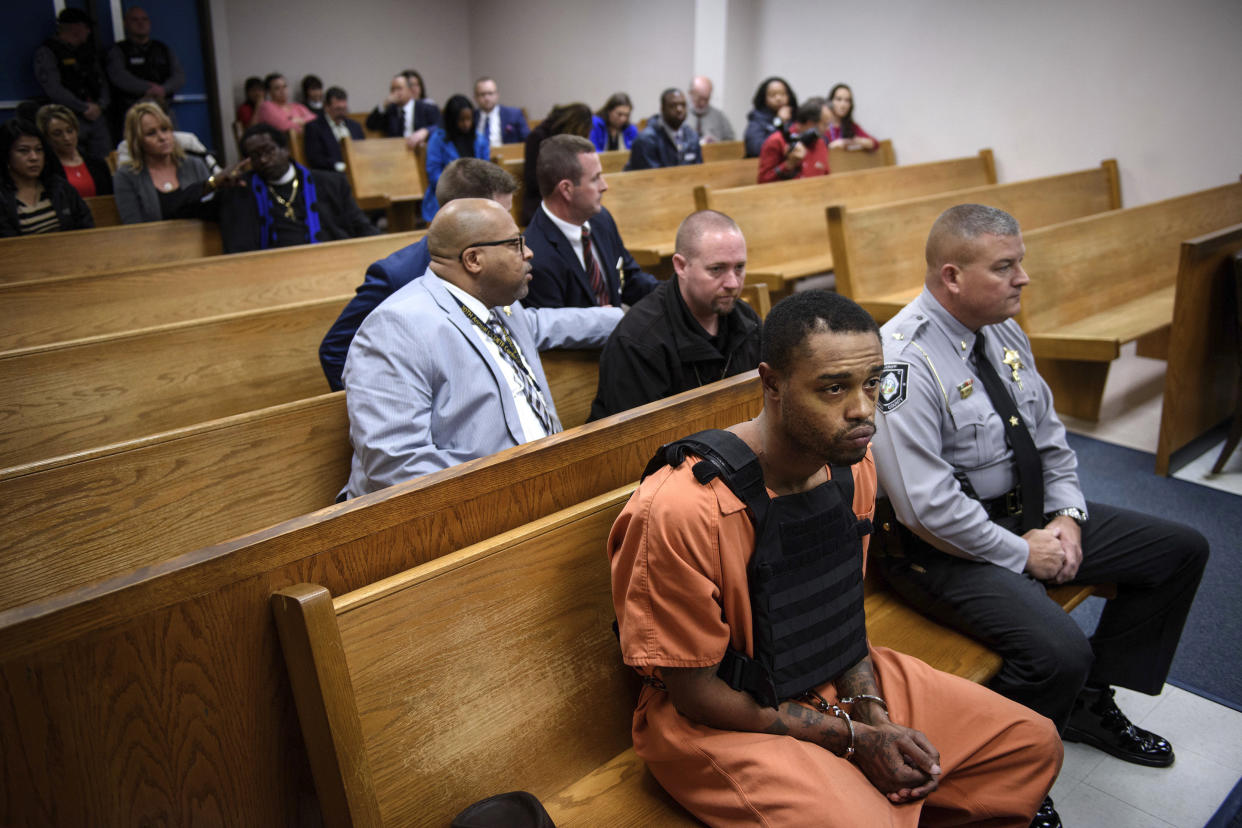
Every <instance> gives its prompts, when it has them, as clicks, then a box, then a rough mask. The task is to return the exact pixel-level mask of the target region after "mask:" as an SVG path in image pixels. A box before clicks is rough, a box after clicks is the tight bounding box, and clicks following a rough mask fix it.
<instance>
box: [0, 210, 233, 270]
mask: <svg viewBox="0 0 1242 828" xmlns="http://www.w3.org/2000/svg"><path fill="white" fill-rule="evenodd" d="M223 249H224V248H223V245H222V244H221V242H220V228H219V227H218V226H217V225H216V224H215V223H213V222H207V221H199V220H197V219H177V220H175V221H154V222H147V223H145V224H126V225H123V226H120V227H96V228H93V229H91V230H70V231H68V232H65V233H46V234H44V235H39V236H19V237H16V238H11V239H0V284H9V283H11V282H26V281H30V280H32V279H48V278H51V277H53V276H69V275H74V274H81V273H103V272H105V271H109V270H120V269H123V268H131V267H136V266H137V265H143V264H157V263H169V262H182V261H185V260H186V259H199V258H202V257H203V256H216V255H218V254H219V253H220V252H221V251H222V250H223Z"/></svg>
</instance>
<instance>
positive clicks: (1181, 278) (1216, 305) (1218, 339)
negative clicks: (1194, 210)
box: [1156, 224, 1242, 475]
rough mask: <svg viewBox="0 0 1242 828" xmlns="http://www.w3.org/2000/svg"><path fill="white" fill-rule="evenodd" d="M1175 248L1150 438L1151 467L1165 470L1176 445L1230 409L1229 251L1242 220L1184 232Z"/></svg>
mask: <svg viewBox="0 0 1242 828" xmlns="http://www.w3.org/2000/svg"><path fill="white" fill-rule="evenodd" d="M1181 248H1182V249H1181V256H1180V257H1179V259H1178V264H1177V288H1176V295H1175V298H1174V300H1173V325H1172V328H1171V329H1170V331H1169V364H1168V369H1167V370H1166V371H1165V374H1164V407H1163V410H1162V412H1161V415H1160V438H1159V442H1158V443H1157V445H1156V474H1164V475H1167V474H1169V472H1170V462H1171V460H1172V458H1173V454H1174V453H1175V452H1176V451H1177V450H1178V449H1180V448H1183V447H1184V446H1186V445H1187V444H1188V443H1190V442H1191V441H1192V440H1194V439H1195V438H1197V437H1199V436H1200V435H1202V434H1205V433H1206V432H1208V431H1210V430H1211V429H1213V428H1215V427H1216V426H1218V425H1220V424H1221V423H1222V422H1225V421H1227V420H1228V419H1229V418H1230V416H1231V415H1232V414H1233V413H1234V411H1235V410H1236V407H1237V403H1236V402H1235V397H1236V395H1237V381H1238V376H1239V373H1238V372H1239V368H1240V366H1239V364H1238V362H1239V358H1240V356H1239V355H1240V354H1242V349H1240V344H1239V338H1240V336H1239V332H1238V326H1237V323H1236V322H1235V317H1234V313H1236V310H1235V309H1236V308H1237V307H1238V300H1237V297H1236V296H1235V291H1236V290H1237V281H1236V276H1235V274H1234V266H1235V265H1234V257H1235V256H1237V255H1238V253H1239V251H1242V224H1235V225H1232V226H1231V227H1226V228H1225V229H1223V230H1218V231H1216V232H1214V233H1208V234H1207V235H1204V236H1199V237H1198V238H1194V239H1188V240H1186V241H1183V242H1182V246H1181Z"/></svg>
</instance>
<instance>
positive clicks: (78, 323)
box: [0, 230, 426, 351]
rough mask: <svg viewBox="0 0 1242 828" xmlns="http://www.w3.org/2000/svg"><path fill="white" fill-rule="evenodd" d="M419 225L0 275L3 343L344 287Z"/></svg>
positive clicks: (321, 295)
mask: <svg viewBox="0 0 1242 828" xmlns="http://www.w3.org/2000/svg"><path fill="white" fill-rule="evenodd" d="M424 235H426V231H423V230H418V231H413V232H409V233H388V234H384V235H381V236H368V237H365V238H360V239H345V240H342V241H335V242H325V243H323V244H317V245H301V246H298V247H287V248H281V249H278V250H257V251H254V252H252V253H238V254H236V255H233V256H227V257H225V256H209V257H207V258H203V259H194V260H191V261H188V262H184V263H181V264H178V265H177V266H176V267H169V266H168V265H164V264H155V265H144V266H139V267H136V268H130V269H126V270H116V271H112V272H109V273H89V274H85V275H82V276H61V277H57V278H53V279H44V280H39V281H31V282H21V283H17V284H9V285H0V351H4V350H10V349H13V348H24V347H29V346H32V345H45V344H50V343H53V342H64V341H66V340H71V339H81V338H85V337H90V336H101V335H104V334H117V333H122V332H124V331H131V330H135V329H138V328H146V327H151V326H155V325H167V324H170V323H173V322H186V321H189V320H192V319H203V318H205V317H209V316H219V315H221V314H226V313H236V312H239V311H246V310H257V309H260V308H269V307H274V306H276V305H284V304H289V303H291V302H302V301H308V300H311V299H327V298H330V297H337V296H343V295H345V294H347V293H350V292H351V291H353V290H354V289H355V288H357V286H358V285H360V284H361V283H362V278H363V274H364V273H365V272H366V269H367V267H369V266H370V264H371V263H372V262H374V261H376V260H378V259H382V258H384V257H385V256H387V255H389V254H390V253H392V252H394V251H396V250H399V249H400V248H402V247H405V246H406V245H409V244H413V243H414V242H416V241H418V240H419V239H421V238H422V237H423V236H424ZM326 331H327V329H326V328H325V329H324V332H326Z"/></svg>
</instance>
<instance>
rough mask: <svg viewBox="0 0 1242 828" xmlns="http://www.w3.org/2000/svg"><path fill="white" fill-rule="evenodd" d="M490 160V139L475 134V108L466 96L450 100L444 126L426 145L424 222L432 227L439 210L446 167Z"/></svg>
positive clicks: (435, 131) (433, 133)
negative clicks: (468, 160) (438, 196)
mask: <svg viewBox="0 0 1242 828" xmlns="http://www.w3.org/2000/svg"><path fill="white" fill-rule="evenodd" d="M491 157H492V151H491V145H490V144H489V143H488V140H487V136H486V135H479V134H476V133H475V129H474V104H473V103H471V102H470V99H469V98H467V97H466V96H465V95H454V96H453V97H451V98H449V99H448V103H446V104H445V105H444V119H443V126H438V127H436V128H435V130H433V131H432V133H431V138H430V139H428V141H427V192H426V193H424V194H423V220H424V221H426V222H427V223H428V224H430V223H431V220H432V219H433V218H435V217H436V212H437V211H438V210H439V209H440V202H438V201H436V192H435V190H436V182H438V181H439V180H440V174H441V173H443V172H444V168H445V167H447V166H448V165H449V164H451V163H452V162H453V161H456V160H457V159H458V158H481V159H483V160H484V161H490V160H491Z"/></svg>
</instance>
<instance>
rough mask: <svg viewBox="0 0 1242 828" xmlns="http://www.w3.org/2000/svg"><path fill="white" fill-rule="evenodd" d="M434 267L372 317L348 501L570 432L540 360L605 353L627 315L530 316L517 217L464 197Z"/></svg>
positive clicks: (354, 422) (453, 210) (354, 369)
mask: <svg viewBox="0 0 1242 828" xmlns="http://www.w3.org/2000/svg"><path fill="white" fill-rule="evenodd" d="M427 249H428V250H429V251H430V253H431V267H430V270H429V271H428V273H427V274H426V275H425V276H423V277H422V278H421V279H415V280H414V281H413V282H410V283H409V284H408V285H406V286H405V287H403V288H402V289H401V290H399V291H397V292H396V293H395V294H393V296H392V297H391V298H390V299H389V300H388V301H387V302H385V303H384V304H383V305H381V306H380V307H378V308H376V310H375V312H374V313H372V314H371V315H370V316H368V317H367V318H366V321H364V322H363V323H362V327H360V328H359V329H358V335H357V336H356V337H355V338H354V342H353V344H352V345H351V346H350V348H349V358H348V359H347V360H346V361H345V374H344V378H345V390H346V397H345V402H346V406H347V408H348V409H349V439H350V441H351V442H352V443H353V446H354V458H353V463H352V468H351V471H350V477H349V485H348V487H347V493H348V495H349V496H351V497H357V496H358V495H362V494H366V493H367V492H373V491H375V490H377V489H382V488H384V487H385V486H391V485H393V484H394V483H400V482H402V481H404V480H409V479H411V478H413V477H417V476H419V475H423V474H430V473H431V472H434V471H439V470H440V469H445V468H448V467H449V466H453V465H456V464H457V463H464V462H466V461H467V460H473V459H475V458H477V457H486V456H487V455H490V454H494V453H496V452H498V451H502V450H504V449H506V448H510V447H512V446H516V445H519V444H521V443H527V442H530V441H531V440H537V439H539V438H540V437H544V436H546V435H549V434H555V433H556V432H558V431H560V430H561V424H560V420H559V419H558V418H557V415H556V405H555V402H554V401H553V399H552V391H551V388H550V386H549V385H548V380H547V377H546V376H545V375H544V372H543V365H542V364H541V362H540V360H539V351H541V350H546V349H549V348H591V347H596V348H597V347H600V346H602V345H603V344H604V342H605V341H606V340H607V339H608V334H609V333H611V332H612V329H613V328H614V327H615V326H616V324H617V322H618V321H619V320H620V319H621V310H620V309H619V308H538V309H532V308H524V307H522V304H521V302H520V300H521V299H522V298H523V297H525V296H526V292H527V286H528V285H529V284H530V257H531V254H530V250H529V249H528V248H527V247H526V245H525V243H524V242H523V238H522V234H521V233H519V232H518V229H517V225H516V224H514V223H513V217H512V216H511V215H510V214H509V211H507V210H505V209H504V207H502V206H501V205H499V204H497V203H496V202H494V201H488V200H485V199H480V198H459V199H457V200H456V201H453V202H451V203H449V204H447V205H445V206H444V207H443V208H442V209H441V210H440V211H439V212H438V213H437V214H436V217H435V220H434V221H432V222H431V230H430V231H429V232H428V234H427Z"/></svg>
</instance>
